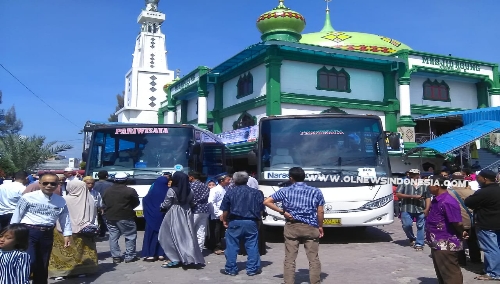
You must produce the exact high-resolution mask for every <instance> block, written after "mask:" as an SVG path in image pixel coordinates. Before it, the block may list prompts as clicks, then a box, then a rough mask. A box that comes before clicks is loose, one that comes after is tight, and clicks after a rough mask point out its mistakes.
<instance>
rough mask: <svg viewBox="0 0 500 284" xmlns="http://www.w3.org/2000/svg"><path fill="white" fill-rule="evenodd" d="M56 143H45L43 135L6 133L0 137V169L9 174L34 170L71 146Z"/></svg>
mask: <svg viewBox="0 0 500 284" xmlns="http://www.w3.org/2000/svg"><path fill="white" fill-rule="evenodd" d="M56 143H57V142H48V143H45V137H44V136H37V135H33V136H29V137H26V136H21V135H19V134H8V135H6V136H4V137H1V138H0V153H2V156H1V158H0V169H3V170H4V171H5V172H6V173H10V174H12V173H14V172H17V171H20V170H24V171H34V170H35V169H36V168H37V167H38V166H39V165H41V164H43V163H44V162H45V161H47V160H48V159H50V158H52V157H54V155H57V154H59V153H61V152H64V151H67V150H70V149H72V148H73V146H71V145H67V144H64V145H56Z"/></svg>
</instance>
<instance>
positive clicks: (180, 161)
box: [87, 127, 193, 172]
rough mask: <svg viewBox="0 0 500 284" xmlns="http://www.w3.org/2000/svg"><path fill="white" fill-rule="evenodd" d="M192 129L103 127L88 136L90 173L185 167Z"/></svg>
mask: <svg viewBox="0 0 500 284" xmlns="http://www.w3.org/2000/svg"><path fill="white" fill-rule="evenodd" d="M192 139H193V129H191V128H186V127H177V128H175V127H169V128H105V129H97V130H95V131H94V133H93V135H92V140H93V141H92V142H93V143H92V148H91V150H90V155H89V159H88V162H87V163H88V165H87V166H88V169H89V171H90V172H97V171H100V170H115V171H134V170H135V171H137V170H148V169H153V170H158V171H160V170H170V169H173V168H175V167H177V168H179V167H181V168H187V167H188V160H189V149H190V142H191V141H192Z"/></svg>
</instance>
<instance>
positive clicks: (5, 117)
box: [0, 91, 23, 137]
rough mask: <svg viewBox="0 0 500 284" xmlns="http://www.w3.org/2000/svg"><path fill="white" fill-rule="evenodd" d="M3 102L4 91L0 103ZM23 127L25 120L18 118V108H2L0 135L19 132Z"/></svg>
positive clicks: (0, 96)
mask: <svg viewBox="0 0 500 284" xmlns="http://www.w3.org/2000/svg"><path fill="white" fill-rule="evenodd" d="M1 103H2V91H0V104H1ZM22 129H23V122H22V121H21V120H19V119H17V115H16V108H15V107H14V106H12V107H10V108H9V109H8V110H7V112H5V110H3V109H1V110H0V137H4V136H5V135H8V134H17V133H19V132H20V131H21V130H22Z"/></svg>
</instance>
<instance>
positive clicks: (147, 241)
mask: <svg viewBox="0 0 500 284" xmlns="http://www.w3.org/2000/svg"><path fill="white" fill-rule="evenodd" d="M167 191H168V178H167V177H166V176H161V177H159V178H157V179H156V181H155V182H154V183H153V185H152V186H151V188H149V192H148V194H146V196H145V197H144V198H143V199H142V208H143V209H144V219H146V230H145V231H144V241H143V243H142V256H143V257H144V261H148V262H153V261H157V260H164V259H165V252H164V251H163V249H162V248H161V246H160V243H159V241H158V233H159V231H160V226H161V222H162V221H163V218H165V213H164V212H161V211H160V205H161V203H162V202H163V200H165V196H166V195H167Z"/></svg>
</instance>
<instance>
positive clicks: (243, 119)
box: [233, 112, 256, 129]
mask: <svg viewBox="0 0 500 284" xmlns="http://www.w3.org/2000/svg"><path fill="white" fill-rule="evenodd" d="M254 125H256V121H255V117H253V116H252V115H250V114H249V113H247V112H244V113H242V114H241V115H240V117H239V118H238V120H236V121H235V122H234V123H233V129H240V128H244V127H249V126H254Z"/></svg>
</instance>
